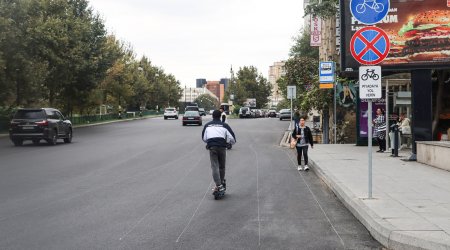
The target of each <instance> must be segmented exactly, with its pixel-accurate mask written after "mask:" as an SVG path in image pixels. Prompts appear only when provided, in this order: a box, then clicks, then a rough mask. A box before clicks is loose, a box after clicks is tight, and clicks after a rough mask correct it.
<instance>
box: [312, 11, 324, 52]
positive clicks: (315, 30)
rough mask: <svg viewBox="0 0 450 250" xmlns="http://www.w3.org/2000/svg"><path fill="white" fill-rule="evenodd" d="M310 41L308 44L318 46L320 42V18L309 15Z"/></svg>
mask: <svg viewBox="0 0 450 250" xmlns="http://www.w3.org/2000/svg"><path fill="white" fill-rule="evenodd" d="M310 33H311V42H310V46H316V47H317V46H320V45H321V44H322V34H321V33H322V20H321V19H320V18H319V17H317V16H315V17H313V16H311V30H310Z"/></svg>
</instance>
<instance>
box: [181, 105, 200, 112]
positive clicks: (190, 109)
mask: <svg viewBox="0 0 450 250" xmlns="http://www.w3.org/2000/svg"><path fill="white" fill-rule="evenodd" d="M186 111H199V108H198V106H186V108H185V109H184V112H186Z"/></svg>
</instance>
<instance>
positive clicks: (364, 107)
mask: <svg viewBox="0 0 450 250" xmlns="http://www.w3.org/2000/svg"><path fill="white" fill-rule="evenodd" d="M384 96H385V92H383V98H381V99H374V100H372V120H373V119H375V117H376V114H377V112H376V111H377V109H378V108H381V109H383V110H385V109H386V100H385V98H384ZM368 108H369V104H368V103H367V100H360V105H359V112H360V114H359V136H360V137H361V138H367V137H369V135H368V134H367V130H368V128H369V125H368V124H367V117H368V113H367V111H368ZM372 129H373V127H372Z"/></svg>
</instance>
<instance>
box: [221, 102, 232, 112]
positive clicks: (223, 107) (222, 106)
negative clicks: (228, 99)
mask: <svg viewBox="0 0 450 250" xmlns="http://www.w3.org/2000/svg"><path fill="white" fill-rule="evenodd" d="M220 108H222V109H223V111H224V112H225V114H227V115H229V114H230V104H228V103H221V104H220Z"/></svg>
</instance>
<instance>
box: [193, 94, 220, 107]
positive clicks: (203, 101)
mask: <svg viewBox="0 0 450 250" xmlns="http://www.w3.org/2000/svg"><path fill="white" fill-rule="evenodd" d="M194 102H195V103H197V104H198V105H199V107H200V108H204V109H205V110H211V109H217V108H218V107H219V104H220V103H219V100H217V99H216V98H214V97H212V96H210V95H208V94H202V95H199V96H198V97H197V98H196V99H195V101H194Z"/></svg>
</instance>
